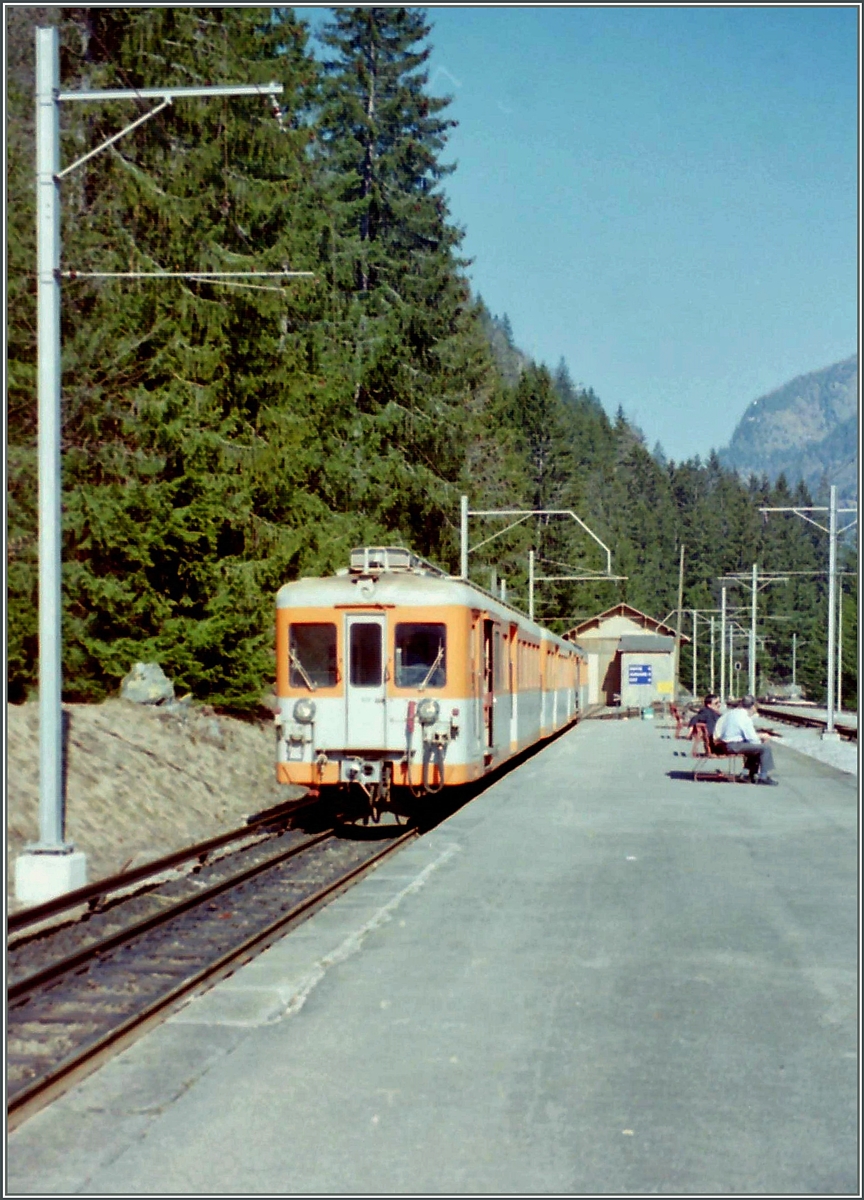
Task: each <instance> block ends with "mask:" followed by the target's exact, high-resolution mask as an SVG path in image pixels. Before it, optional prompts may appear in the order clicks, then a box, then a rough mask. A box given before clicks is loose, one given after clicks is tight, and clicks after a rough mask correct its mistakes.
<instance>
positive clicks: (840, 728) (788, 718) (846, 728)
mask: <svg viewBox="0 0 864 1200" xmlns="http://www.w3.org/2000/svg"><path fill="white" fill-rule="evenodd" d="M759 716H760V717H766V718H770V719H771V720H772V721H780V722H782V723H784V724H786V725H797V726H799V727H803V728H807V729H824V728H825V727H826V725H827V724H828V722H827V720H826V719H825V718H824V717H819V716H816V715H815V714H814V713H812V712H806V711H803V712H789V710H788V709H786V708H774V707H773V706H772V705H771V704H762V703H760V704H759ZM834 728H835V729H836V731H837V733H839V735H840V737H841V738H843V739H844V740H845V741H847V742H857V741H858V730H857V728H856V727H855V726H854V725H843V724H841V723H839V722H838V721H837V720H836V719H835V722H834Z"/></svg>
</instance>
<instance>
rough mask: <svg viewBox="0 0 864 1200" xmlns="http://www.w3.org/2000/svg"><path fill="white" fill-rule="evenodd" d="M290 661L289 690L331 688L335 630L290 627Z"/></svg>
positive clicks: (334, 675) (334, 676) (323, 626)
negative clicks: (290, 688)
mask: <svg viewBox="0 0 864 1200" xmlns="http://www.w3.org/2000/svg"><path fill="white" fill-rule="evenodd" d="M288 653H289V658H290V660H291V673H290V675H289V677H288V683H289V686H290V687H307V688H309V689H310V690H311V689H313V688H316V687H335V685H336V683H337V682H338V678H337V671H336V626H335V625H330V624H320V625H318V624H315V625H305V624H304V625H299V624H297V625H295V624H292V625H291V632H290V636H289V640H288Z"/></svg>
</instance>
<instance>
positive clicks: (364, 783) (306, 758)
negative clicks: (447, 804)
mask: <svg viewBox="0 0 864 1200" xmlns="http://www.w3.org/2000/svg"><path fill="white" fill-rule="evenodd" d="M457 586H458V585H457ZM452 589H453V585H452V584H451V583H450V581H449V580H448V577H447V576H446V575H445V574H444V573H443V572H441V571H439V570H438V569H437V568H435V567H433V566H432V565H431V564H428V563H425V562H424V561H423V560H422V559H419V558H417V557H416V556H415V555H413V554H411V553H410V552H409V551H407V550H403V549H399V548H392V547H388V548H386V549H376V548H368V547H367V548H363V549H360V550H355V551H352V554H351V565H350V567H349V568H348V570H346V571H342V572H339V573H337V575H335V576H333V577H330V578H323V579H301V580H299V581H297V582H296V583H289V584H286V585H285V586H284V587H283V588H281V589H280V591H279V594H278V597H277V610H276V654H277V673H276V683H277V696H278V702H279V712H278V714H277V717H276V725H277V734H278V738H277V762H276V775H277V779H278V780H279V781H280V782H282V783H291V784H299V785H301V786H305V787H307V788H310V789H315V790H319V791H331V790H334V791H335V790H342V791H343V792H345V793H346V794H347V795H352V796H353V798H354V801H355V802H357V801H359V802H360V804H361V807H362V806H364V805H365V808H366V811H367V812H369V813H371V814H372V816H373V817H375V818H377V816H378V815H379V814H380V812H381V811H383V810H384V809H386V808H387V807H389V806H394V802H395V800H396V799H404V796H410V795H411V794H412V793H413V795H414V796H415V797H418V796H420V795H421V794H428V793H432V792H436V791H439V790H440V789H441V788H442V787H443V786H444V785H445V784H449V783H451V782H463V781H464V779H465V777H466V764H465V763H464V761H462V762H460V761H459V760H460V759H463V760H464V756H463V755H462V754H460V747H459V739H460V733H461V731H462V729H463V726H464V717H465V715H466V710H467V707H468V705H467V700H468V696H469V695H470V680H469V679H468V677H467V676H468V665H467V664H468V661H469V655H468V653H467V650H468V647H467V637H468V631H467V628H466V623H467V620H468V619H467V617H466V614H465V610H464V607H460V606H459V605H458V604H454V603H453V596H452V594H451V593H452ZM463 676H464V678H463ZM394 793H396V795H395V796H394ZM400 793H401V797H400ZM397 807H398V806H397ZM403 807H404V805H403Z"/></svg>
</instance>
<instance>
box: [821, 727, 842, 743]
mask: <svg viewBox="0 0 864 1200" xmlns="http://www.w3.org/2000/svg"><path fill="white" fill-rule="evenodd" d="M821 736H822V741H823V742H839V741H840V734H839V733H838V732H837V730H836V729H823V730H822V735H821Z"/></svg>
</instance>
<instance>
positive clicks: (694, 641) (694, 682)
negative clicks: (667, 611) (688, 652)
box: [690, 608, 696, 700]
mask: <svg viewBox="0 0 864 1200" xmlns="http://www.w3.org/2000/svg"><path fill="white" fill-rule="evenodd" d="M690 612H691V613H692V615H693V699H694V700H695V699H696V609H695V608H691V609H690Z"/></svg>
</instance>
